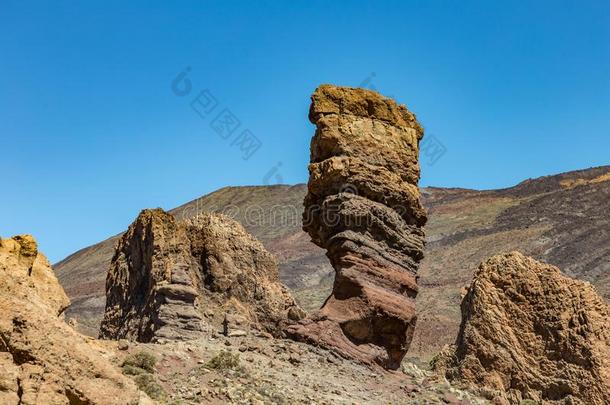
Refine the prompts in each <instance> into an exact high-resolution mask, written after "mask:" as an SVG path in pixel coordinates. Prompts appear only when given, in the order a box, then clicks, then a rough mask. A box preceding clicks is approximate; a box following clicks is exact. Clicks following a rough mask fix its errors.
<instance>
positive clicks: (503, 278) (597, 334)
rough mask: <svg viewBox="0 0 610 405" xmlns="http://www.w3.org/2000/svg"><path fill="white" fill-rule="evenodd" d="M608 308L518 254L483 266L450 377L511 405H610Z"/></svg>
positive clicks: (447, 364)
mask: <svg viewBox="0 0 610 405" xmlns="http://www.w3.org/2000/svg"><path fill="white" fill-rule="evenodd" d="M609 319H610V307H609V306H608V305H607V304H606V303H605V302H604V301H603V299H602V298H601V297H599V296H598V294H597V292H596V291H595V289H594V288H593V287H592V286H591V285H590V284H589V283H587V282H584V281H579V280H574V279H571V278H569V277H566V276H565V275H563V274H562V273H561V272H560V270H559V269H558V268H556V267H554V266H551V265H548V264H544V263H540V262H537V261H535V260H534V259H531V258H528V257H526V256H523V255H522V254H520V253H518V252H513V253H510V254H506V255H499V256H495V257H492V258H491V259H489V260H487V261H486V262H484V263H483V264H481V266H480V267H479V269H478V271H477V272H476V273H475V276H474V279H473V281H472V284H471V285H470V288H469V290H468V293H467V294H466V296H465V297H464V300H463V301H462V324H461V327H460V333H459V336H458V339H457V341H456V347H455V352H454V353H453V356H446V357H445V358H441V359H440V361H439V362H438V368H440V369H443V368H446V374H447V376H448V377H449V378H450V379H453V380H461V381H462V382H465V383H468V384H472V385H475V386H479V387H487V388H488V389H491V390H497V391H498V392H500V393H501V396H503V397H505V398H506V399H508V400H509V401H510V402H511V403H516V404H518V403H519V402H520V401H521V400H523V399H531V400H534V401H536V403H540V402H542V403H562V404H563V403H565V404H607V403H610V323H609V322H608V320H609Z"/></svg>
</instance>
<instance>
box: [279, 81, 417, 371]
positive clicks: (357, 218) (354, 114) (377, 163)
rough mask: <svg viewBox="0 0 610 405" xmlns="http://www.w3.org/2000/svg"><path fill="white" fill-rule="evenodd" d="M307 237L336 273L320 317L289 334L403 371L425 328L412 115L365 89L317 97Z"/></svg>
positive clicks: (321, 91)
mask: <svg viewBox="0 0 610 405" xmlns="http://www.w3.org/2000/svg"><path fill="white" fill-rule="evenodd" d="M309 118H310V120H311V121H312V122H313V123H314V124H316V126H317V130H316V133H315V136H314V137H313V139H312V142H311V164H310V165H309V174H310V177H309V183H308V194H307V196H306V197H305V203H304V205H305V213H304V225H303V229H304V230H305V231H307V232H308V233H309V235H310V236H311V238H312V240H313V242H314V243H316V244H317V245H318V246H320V247H323V248H325V249H327V256H328V258H329V259H330V262H331V264H332V266H333V268H334V269H335V271H336V276H335V282H334V286H333V291H332V295H331V296H330V297H329V298H328V299H327V300H326V302H325V304H324V306H323V307H322V308H321V309H320V311H319V312H318V313H317V314H315V315H314V316H312V317H311V318H309V319H306V320H305V321H302V322H301V323H300V324H298V325H295V326H292V327H290V328H289V330H288V333H289V334H290V335H291V336H292V337H294V338H296V339H298V340H303V341H307V342H310V343H314V344H319V345H322V346H325V347H328V348H332V349H334V350H335V351H337V352H338V353H339V354H341V355H342V356H344V357H349V358H353V359H357V360H360V361H363V362H365V363H376V364H379V365H381V366H383V367H386V368H397V367H399V365H400V362H401V360H402V358H403V357H404V355H405V353H406V351H407V349H408V347H409V344H410V341H411V338H412V336H413V329H414V327H415V322H416V319H417V317H416V314H415V296H416V295H417V282H416V273H417V267H418V264H419V261H420V260H421V259H422V258H423V249H424V232H423V229H422V227H423V226H424V224H425V222H426V212H425V210H424V209H423V207H422V205H421V203H420V194H419V189H418V187H417V183H418V180H419V164H418V153H419V141H420V140H421V138H422V136H423V130H422V128H421V126H420V125H419V123H418V122H417V120H416V119H415V116H414V115H413V114H412V113H410V112H409V111H408V110H407V109H406V108H405V107H404V106H402V105H398V104H396V103H395V102H394V101H393V100H390V99H388V98H385V97H383V96H381V95H379V94H378V93H375V92H373V91H369V90H363V89H353V88H345V87H335V86H330V85H323V86H320V87H319V88H318V89H317V90H316V91H315V93H314V94H313V96H312V104H311V109H310V113H309Z"/></svg>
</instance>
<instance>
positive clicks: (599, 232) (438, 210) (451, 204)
mask: <svg viewBox="0 0 610 405" xmlns="http://www.w3.org/2000/svg"><path fill="white" fill-rule="evenodd" d="M422 191H423V201H424V205H425V206H426V208H427V209H428V211H429V218H430V219H429V222H428V225H427V228H426V234H427V239H428V246H427V251H426V258H425V259H424V261H423V263H422V266H421V268H420V281H419V283H420V294H419V296H418V311H419V320H418V326H417V328H416V332H415V333H416V336H415V338H414V341H413V343H412V345H411V350H410V352H409V354H408V356H411V357H414V358H420V359H429V358H430V356H431V355H433V354H434V353H435V352H437V351H438V349H439V348H440V347H442V345H443V344H445V343H450V342H452V341H453V340H454V339H455V335H456V333H457V330H458V326H459V321H460V313H459V303H460V300H461V296H460V289H461V288H462V287H463V286H465V285H467V284H468V283H469V282H470V279H471V276H472V273H473V271H474V270H475V269H476V267H477V266H478V264H479V263H480V262H481V261H483V260H484V259H486V258H488V257H490V256H492V255H495V254H499V253H504V252H509V251H512V250H520V251H522V252H523V253H524V254H526V255H529V256H532V257H534V258H536V259H538V260H542V261H546V262H549V263H551V264H553V265H556V266H558V267H559V268H561V269H562V270H563V271H564V272H565V273H566V274H567V275H569V276H571V277H576V278H581V279H585V280H587V281H590V282H592V283H593V284H594V285H595V286H596V288H597V289H598V291H599V293H600V294H601V295H602V296H603V297H604V298H605V299H606V300H610V283H609V281H610V242H609V240H610V239H609V236H610V218H609V217H608V215H607V211H608V207H609V206H610V203H609V201H610V166H607V167H599V168H593V169H588V170H581V171H576V172H570V173H564V174H560V175H556V176H548V177H542V178H539V179H534V180H527V181H524V182H523V183H521V184H519V185H517V186H515V187H512V188H508V189H503V190H489V191H476V190H466V189H443V188H426V189H424V190H422ZM305 193H306V187H305V185H296V186H259V187H227V188H224V189H221V190H219V191H216V192H214V193H211V194H209V195H207V196H204V197H202V198H200V199H197V200H195V201H191V202H189V203H187V204H185V205H183V206H181V207H178V208H176V209H175V210H173V211H172V213H173V214H174V215H176V216H178V217H179V218H182V217H192V216H194V215H196V214H197V213H198V212H202V211H219V212H225V213H227V214H230V215H232V216H233V217H234V218H235V219H237V220H238V221H240V222H241V223H242V224H243V225H244V227H245V228H246V229H247V230H248V231H249V232H251V233H253V234H254V235H255V236H256V237H258V238H259V239H260V240H261V241H262V242H263V244H264V245H265V246H266V247H267V249H269V250H270V251H271V252H272V253H274V254H275V255H276V256H277V257H278V260H279V262H280V277H281V278H282V281H283V282H284V283H286V284H287V285H288V286H289V287H290V288H291V289H292V290H293V291H294V294H295V296H296V297H297V299H298V300H299V302H300V303H301V304H302V305H303V306H304V307H305V308H306V309H308V310H312V309H315V308H317V307H319V306H320V304H321V303H322V301H323V300H324V299H325V298H326V297H327V295H328V292H329V291H330V287H331V285H332V280H333V274H332V268H331V267H330V265H329V263H328V260H327V259H326V257H325V256H324V251H323V250H322V249H320V248H318V247H316V246H315V245H313V244H312V243H311V242H310V241H309V237H308V236H307V235H306V234H305V233H304V232H303V231H301V229H300V219H301V212H302V201H303V197H304V195H305ZM136 214H137V213H134V216H135V215H136ZM116 239H117V237H113V238H110V239H108V240H106V241H104V242H101V243H99V244H97V245H94V246H91V247H89V248H86V249H83V250H81V251H78V252H76V253H75V254H73V255H71V256H70V257H68V258H66V259H64V260H63V261H61V262H60V263H58V264H57V265H55V270H56V272H57V274H58V277H59V280H60V282H61V283H62V285H63V286H64V288H65V289H66V292H67V293H68V295H69V296H70V298H71V299H72V302H73V305H72V307H71V308H70V309H69V310H68V312H67V314H68V316H69V317H74V318H76V319H78V321H79V323H80V327H81V330H83V331H85V332H88V333H91V334H96V333H97V327H98V325H99V319H100V317H101V315H102V312H103V308H104V280H105V272H106V269H107V268H108V264H109V262H110V259H111V256H112V252H113V247H114V243H115V242H116Z"/></svg>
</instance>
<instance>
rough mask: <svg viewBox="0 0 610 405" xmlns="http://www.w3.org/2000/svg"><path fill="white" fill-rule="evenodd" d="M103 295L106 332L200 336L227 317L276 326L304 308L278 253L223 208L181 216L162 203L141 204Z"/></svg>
mask: <svg viewBox="0 0 610 405" xmlns="http://www.w3.org/2000/svg"><path fill="white" fill-rule="evenodd" d="M106 294H107V301H106V312H105V315H104V320H103V321H102V327H101V332H100V336H101V337H102V338H107V339H119V338H128V339H133V340H138V341H141V342H149V341H159V340H161V339H172V340H173V339H190V338H196V337H198V336H200V334H201V333H202V332H203V331H204V329H205V327H206V326H207V325H212V326H213V327H219V325H220V324H221V323H222V322H223V321H225V318H231V319H234V318H238V319H241V320H243V322H242V323H243V324H244V325H246V326H247V325H250V324H252V325H253V326H254V327H256V328H262V329H265V330H268V331H269V332H270V333H277V331H278V330H280V329H281V328H279V327H278V324H280V323H282V322H284V321H285V320H286V319H287V318H288V317H289V316H291V317H295V316H296V317H299V314H300V312H301V311H300V309H299V308H298V306H297V305H296V304H295V302H294V300H293V299H292V297H291V296H290V294H289V292H288V290H287V289H286V287H284V286H283V285H281V284H280V283H279V276H278V268H277V264H276V262H275V259H274V258H273V256H272V255H271V254H270V253H269V252H267V251H266V250H265V249H264V247H263V246H262V244H260V242H258V241H257V240H256V239H255V238H254V237H253V236H251V235H250V234H248V233H247V232H246V231H245V230H244V229H243V227H242V226H241V225H239V224H238V223H237V222H235V221H233V220H232V219H230V218H228V217H226V216H223V215H220V214H202V215H199V216H197V217H196V218H194V219H191V220H188V221H185V222H178V221H176V219H175V218H174V217H173V216H172V215H170V214H168V213H166V212H164V211H163V210H161V209H155V210H144V211H142V213H141V214H140V215H139V216H138V218H137V219H136V221H135V222H134V223H133V224H132V225H131V226H130V227H129V229H128V231H127V232H126V233H125V234H124V235H123V237H122V238H121V239H120V241H119V243H118V245H117V248H116V251H115V255H114V258H113V259H112V263H111V267H110V271H109V272H108V276H107V280H106ZM227 313H228V314H229V315H230V316H229V317H228V316H227ZM204 315H205V316H206V317H207V318H208V319H205V320H204Z"/></svg>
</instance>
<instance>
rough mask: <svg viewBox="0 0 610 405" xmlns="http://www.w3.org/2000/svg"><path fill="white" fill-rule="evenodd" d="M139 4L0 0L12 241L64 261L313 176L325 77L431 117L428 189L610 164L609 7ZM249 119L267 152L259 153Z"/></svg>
mask: <svg viewBox="0 0 610 405" xmlns="http://www.w3.org/2000/svg"><path fill="white" fill-rule="evenodd" d="M123 3H126V2H119V1H105V2H64V1H56V2H55V1H54V2H51V1H49V2H29V1H7V0H4V1H2V3H1V4H0V89H2V91H1V93H0V137H1V144H0V158H1V160H2V167H3V181H2V191H1V194H0V235H3V236H9V235H13V234H16V233H32V234H34V235H35V237H36V238H37V239H38V240H39V244H40V247H41V249H42V250H43V251H44V252H46V253H47V255H48V256H49V257H50V259H51V260H52V261H57V260H60V259H62V258H63V257H64V256H66V255H67V254H69V253H72V252H74V251H75V250H77V249H79V248H82V247H85V246H87V245H89V244H91V243H94V242H97V241H99V240H101V239H103V238H105V237H107V236H109V235H112V234H115V233H118V232H120V231H121V230H123V229H124V228H125V227H126V226H127V225H128V224H129V223H130V222H131V221H132V220H133V219H134V218H135V216H136V215H137V213H138V212H139V210H140V209H142V208H145V207H157V206H161V207H163V208H172V207H174V206H177V205H180V204H182V203H184V202H186V201H188V200H191V199H193V198H196V197H198V196H200V195H203V194H206V193H208V192H211V191H214V190H216V189H218V188H220V187H223V186H227V185H251V184H263V183H265V182H267V183H268V182H271V183H273V182H276V181H278V180H281V181H282V182H284V183H299V182H305V181H306V180H307V169H306V166H307V162H308V159H309V149H308V148H309V141H310V138H311V136H312V134H313V130H314V128H313V126H312V125H311V124H310V123H309V122H308V120H307V109H308V106H309V96H310V94H311V92H312V91H313V90H314V89H315V88H316V86H317V85H318V84H320V83H335V84H340V85H348V86H358V85H365V86H367V87H372V88H375V89H377V90H378V91H380V92H382V93H384V94H386V95H390V96H393V97H394V98H396V99H397V100H398V101H399V102H402V103H405V104H406V105H407V106H408V108H409V109H411V110H412V111H413V112H415V113H416V114H417V116H418V118H419V120H420V121H421V123H422V124H423V125H424V127H425V129H426V132H427V134H432V135H433V137H432V136H431V137H430V139H432V138H434V143H435V144H433V145H432V146H433V147H435V146H437V147H441V148H443V150H446V152H445V153H444V154H443V155H442V156H440V158H438V160H436V161H435V162H434V163H433V164H432V163H431V162H430V161H429V159H428V160H426V161H424V162H423V164H422V185H435V186H459V187H470V188H483V189H487V188H498V187H507V186H511V185H514V184H515V183H517V182H519V181H522V180H524V179H526V178H530V177H538V176H541V175H546V174H553V173H558V172H563V171H568V170H573V169H581V168H586V167H590V166H598V165H605V164H610V157H609V154H608V152H609V151H610V136H609V135H610V3H609V2H607V1H578V2H577V1H569V2H568V1H533V2H521V1H519V2H516V1H515V2H511V1H503V2H489V1H478V2H450V1H396V2H394V1H379V2H368V1H367V2H358V1H335V2H330V1H316V0H308V1H283V2H281V1H275V2H270V1H254V2H252V1H193V2H187V1H182V2H154V1H153V2H149V1H146V2H137V1H132V2H129V5H125V4H123ZM186 67H190V72H189V74H188V76H187V77H188V80H190V83H191V92H190V93H189V94H188V95H185V96H178V95H176V94H175V93H174V92H173V91H172V81H173V80H174V79H175V78H176V76H177V75H178V74H179V73H180V72H182V71H183V69H185V68H186ZM206 89H207V93H204V94H205V96H207V95H211V96H213V97H214V99H215V100H216V101H215V103H216V104H214V105H216V108H215V109H214V110H213V111H212V112H211V113H210V115H209V116H204V117H203V118H202V117H201V116H200V115H198V114H197V113H196V112H195V111H194V110H193V109H192V108H191V106H190V103H191V102H192V100H193V99H194V98H195V97H196V96H197V95H199V94H200V93H201V92H202V91H204V90H206ZM200 101H201V99H200ZM210 105H211V104H209V105H208V106H210ZM225 109H228V111H230V112H231V113H232V114H233V116H234V117H235V118H236V119H237V120H239V122H240V123H241V124H240V126H239V128H237V129H236V130H235V133H233V134H231V137H229V139H228V140H225V139H223V138H222V137H221V136H220V135H219V134H218V133H217V132H216V131H215V130H214V125H213V124H212V121H213V120H214V118H215V116H216V115H217V114H218V113H220V112H221V111H224V110H225ZM246 129H247V130H249V131H250V132H248V134H249V135H250V136H254V137H256V139H258V140H259V141H260V143H261V146H260V148H259V149H258V150H256V152H255V153H254V154H253V155H252V156H251V157H250V158H249V159H247V160H244V159H243V152H242V150H240V143H239V141H237V142H236V139H237V137H238V136H239V135H240V134H241V133H242V131H243V130H246ZM239 139H241V140H243V139H244V138H243V137H242V138H239ZM248 139H252V138H248ZM242 145H243V144H242ZM248 150H249V151H251V149H248ZM434 150H435V149H432V151H434ZM433 156H437V157H438V155H434V154H433ZM278 164H279V165H278ZM273 168H278V169H279V170H276V171H274V172H272V173H273V175H272V176H269V175H268V174H269V173H270V171H272V170H273Z"/></svg>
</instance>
